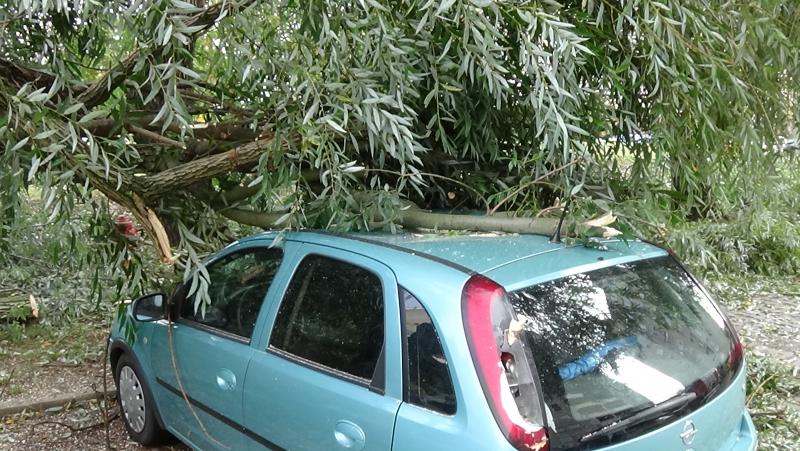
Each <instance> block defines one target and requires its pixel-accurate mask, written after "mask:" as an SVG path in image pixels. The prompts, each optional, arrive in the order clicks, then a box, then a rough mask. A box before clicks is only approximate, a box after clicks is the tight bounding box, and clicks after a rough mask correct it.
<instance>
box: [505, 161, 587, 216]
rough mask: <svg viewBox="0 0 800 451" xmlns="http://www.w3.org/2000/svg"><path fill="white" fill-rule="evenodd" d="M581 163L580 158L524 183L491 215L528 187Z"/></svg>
mask: <svg viewBox="0 0 800 451" xmlns="http://www.w3.org/2000/svg"><path fill="white" fill-rule="evenodd" d="M579 161H581V159H580V158H579V159H577V160H572V161H570V162H569V163H567V164H565V165H562V166H560V167H557V168H555V169H553V170H552V171H550V172H546V173H544V174H542V175H541V176H539V177H537V178H535V179H533V180H531V181H530V182H527V183H524V184H522V185H520V186H519V187H517V189H515V190H514V191H512V192H511V193H510V194H509V195H508V196H506V197H504V198H503V199H502V200H501V201H500V202H498V203H497V204H496V205H495V206H494V207H493V208H492V209H491V210H489V215H490V216H491V215H493V214H495V213H496V212H497V210H498V209H500V207H501V206H503V204H504V203H506V202H507V201H508V200H509V199H511V198H512V197H514V196H516V195H517V194H519V192H520V191H522V190H524V189H525V188H527V187H529V186H531V185H535V184H537V183H539V182H541V181H542V180H544V179H545V178H547V177H550V176H551V175H553V174H556V173H558V172H561V171H563V170H564V169H567V168H568V167H570V166H572V165H573V164H576V163H578V162H579Z"/></svg>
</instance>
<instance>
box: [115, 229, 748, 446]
mask: <svg viewBox="0 0 800 451" xmlns="http://www.w3.org/2000/svg"><path fill="white" fill-rule="evenodd" d="M276 236H277V235H276V234H271V233H266V234H261V235H257V236H253V237H250V238H246V239H243V240H241V241H238V242H235V243H233V244H231V245H230V246H228V247H226V248H225V249H224V250H222V251H221V252H219V253H218V254H217V255H215V256H214V257H213V258H212V259H211V260H210V261H209V262H208V264H207V267H208V273H209V278H210V285H209V287H208V293H209V296H210V298H211V304H210V305H208V306H206V307H203V306H202V305H200V308H195V304H196V303H195V302H194V299H193V297H192V296H187V292H188V291H189V289H188V288H187V287H186V286H179V287H178V289H177V290H176V292H175V294H173V295H172V296H170V297H169V298H167V297H166V296H163V295H161V294H154V295H149V296H145V297H142V298H140V299H138V300H136V301H135V302H134V303H133V304H132V306H131V307H130V308H129V309H128V311H127V312H126V314H125V317H124V318H123V319H122V321H121V322H122V323H125V322H128V323H130V324H133V325H134V326H135V327H134V329H135V331H136V333H135V338H131V337H130V335H128V339H126V338H125V337H126V334H125V330H123V329H125V328H124V327H121V324H120V322H118V323H117V324H115V325H114V327H113V330H112V333H111V338H110V344H109V346H110V352H109V355H110V359H111V365H112V368H113V370H114V376H115V380H116V384H117V391H118V399H119V401H120V407H121V412H122V417H123V418H124V421H125V426H126V428H127V430H128V432H129V434H130V435H131V437H132V438H133V439H134V440H136V441H138V442H140V443H143V444H154V443H157V442H158V441H159V440H162V439H164V437H165V435H169V434H166V432H169V433H170V434H171V435H174V436H175V437H177V438H178V439H180V440H181V441H182V442H184V443H186V444H187V445H189V446H191V447H192V448H195V449H215V450H245V449H276V450H282V449H287V450H337V449H342V450H345V449H346V450H362V449H363V450H387V451H388V450H395V451H412V450H436V451H448V450H452V451H456V450H458V451H462V450H515V449H516V450H539V451H544V450H550V451H557V450H579V449H580V450H583V449H601V450H614V451H629V450H631V451H632V450H636V451H659V450H664V451H676V450H678V451H681V450H697V451H706V450H714V451H717V450H720V451H722V450H724V451H735V450H748V451H749V450H753V449H755V448H756V442H757V440H756V432H755V429H754V427H753V423H752V421H751V419H750V416H749V415H748V413H747V410H746V409H745V365H744V360H743V355H742V347H741V344H740V342H739V339H738V337H737V336H736V333H735V332H734V330H733V328H732V327H731V325H730V324H729V322H728V320H727V319H726V318H725V316H724V315H723V314H722V312H721V311H720V309H719V307H717V305H716V304H715V303H714V301H712V300H711V298H710V297H709V295H708V293H707V292H706V291H705V290H704V289H703V288H702V287H701V286H700V284H699V283H698V282H697V280H695V279H694V278H693V277H692V276H691V275H690V274H689V273H688V272H687V271H686V270H685V269H684V268H683V267H682V266H681V265H680V263H678V262H677V261H676V260H675V259H674V258H673V257H672V256H671V255H670V254H669V253H668V252H666V251H664V250H662V249H660V248H658V247H656V246H653V245H651V244H647V243H643V242H640V241H631V242H629V243H624V242H621V241H608V242H603V243H602V245H603V246H604V247H606V249H603V250H600V249H596V248H588V247H584V246H570V245H565V244H556V243H552V242H550V241H549V240H548V238H547V237H544V236H536V235H486V234H483V235H477V234H476V235H454V236H448V235H443V234H401V235H381V234H345V235H335V234H328V233H318V232H291V233H287V234H285V235H284V236H283V237H282V239H281V240H279V241H280V242H279V244H276V245H274V246H272V244H273V240H275V239H276ZM197 304H200V303H197Z"/></svg>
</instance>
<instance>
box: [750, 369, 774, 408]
mask: <svg viewBox="0 0 800 451" xmlns="http://www.w3.org/2000/svg"><path fill="white" fill-rule="evenodd" d="M776 376H777V374H775V373H773V374H770V375H769V377H768V378H766V379H764V380H763V381H761V383H760V384H758V385H757V386H756V388H754V389H753V391H752V392H751V393H750V395H749V396H748V397H747V399H746V400H745V402H744V403H745V405H748V406H749V405H750V401H752V399H753V397H754V396H755V395H757V394H758V392H759V391H761V389H762V388H763V387H764V385H766V384H767V382H769V381H771V380H772V379H775V377H776Z"/></svg>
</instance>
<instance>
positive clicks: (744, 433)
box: [731, 410, 758, 451]
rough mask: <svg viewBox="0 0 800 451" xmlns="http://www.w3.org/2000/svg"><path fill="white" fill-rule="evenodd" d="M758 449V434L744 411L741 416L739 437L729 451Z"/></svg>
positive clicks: (751, 420)
mask: <svg viewBox="0 0 800 451" xmlns="http://www.w3.org/2000/svg"><path fill="white" fill-rule="evenodd" d="M757 449H758V433H757V432H756V426H755V425H754V424H753V419H752V418H750V414H749V413H748V412H747V411H746V410H745V412H744V414H743V415H742V424H741V426H740V428H739V437H738V439H737V440H736V442H735V443H734V444H733V447H732V448H731V451H756V450H757Z"/></svg>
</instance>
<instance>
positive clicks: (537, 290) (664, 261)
mask: <svg viewBox="0 0 800 451" xmlns="http://www.w3.org/2000/svg"><path fill="white" fill-rule="evenodd" d="M509 298H510V301H511V304H512V305H513V307H514V310H515V311H516V313H517V316H518V317H519V318H520V319H521V320H523V321H525V322H526V326H525V330H526V332H527V334H526V335H527V340H528V343H529V346H530V347H531V349H532V351H533V352H532V354H533V359H534V361H535V362H534V363H535V365H536V367H537V370H538V373H539V378H540V380H541V384H542V392H543V397H544V401H545V411H546V412H545V413H546V415H547V420H548V421H547V422H548V428H549V429H550V439H551V448H552V449H555V450H563V449H580V448H584V447H594V446H598V444H602V443H606V444H608V443H614V442H617V441H620V440H625V439H629V438H631V437H632V436H634V435H639V434H642V433H645V432H647V431H649V430H652V429H654V428H656V427H659V426H662V425H663V424H665V422H671V421H674V420H675V416H677V415H683V414H685V413H688V412H689V411H691V410H693V409H696V408H698V407H699V406H701V405H702V404H703V403H705V402H707V401H708V400H710V399H711V398H712V397H713V396H714V395H715V394H716V393H718V392H719V391H721V389H722V388H724V387H725V386H727V385H728V384H729V383H730V381H731V380H732V379H733V374H734V373H735V372H736V370H737V369H738V368H737V367H738V365H740V361H739V359H736V361H735V364H733V365H731V362H729V354H730V352H731V349H732V344H733V341H732V340H733V339H734V335H733V333H732V331H731V330H730V329H729V328H728V327H727V326H726V322H725V319H724V318H723V316H722V315H721V314H720V312H719V311H718V310H717V308H716V306H715V305H714V304H713V302H712V301H711V300H710V299H709V298H708V297H707V296H706V295H705V294H704V293H703V292H702V291H701V289H700V288H699V287H698V286H697V284H696V283H694V281H693V280H692V278H691V277H690V276H689V275H688V274H687V273H686V272H685V271H684V270H683V269H682V268H681V267H680V265H678V264H677V262H675V260H674V259H672V258H671V257H663V258H656V259H649V260H643V261H638V262H635V263H629V264H623V265H617V266H612V267H608V268H603V269H599V270H596V271H591V272H587V273H582V274H576V275H572V276H568V277H564V278H561V279H557V280H554V281H550V282H545V283H541V284H538V285H534V286H531V287H528V288H524V289H521V290H518V291H515V292H512V293H510V294H509ZM731 366H734V367H733V368H732V367H731ZM692 392H693V393H694V394H696V395H697V396H696V397H693V396H690V398H691V402H689V403H688V404H685V405H683V406H682V407H681V409H682V410H681V411H680V412H677V411H676V412H671V413H670V414H671V415H672V417H670V415H663V416H656V417H655V418H648V420H647V421H640V422H633V424H631V425H629V426H626V427H625V428H614V429H615V430H614V432H613V433H609V434H598V433H597V432H598V431H600V430H605V429H609V426H610V425H614V424H615V423H617V422H620V421H621V420H623V419H626V418H630V417H632V416H633V415H634V414H636V413H638V412H642V411H644V410H645V409H648V408H651V407H653V406H655V405H658V404H662V403H664V402H665V401H668V400H672V399H673V398H675V397H676V396H679V395H682V394H683V395H684V396H685V394H687V393H688V394H690V395H691V393H692ZM617 429H621V430H617ZM598 442H599V443H598Z"/></svg>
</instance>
